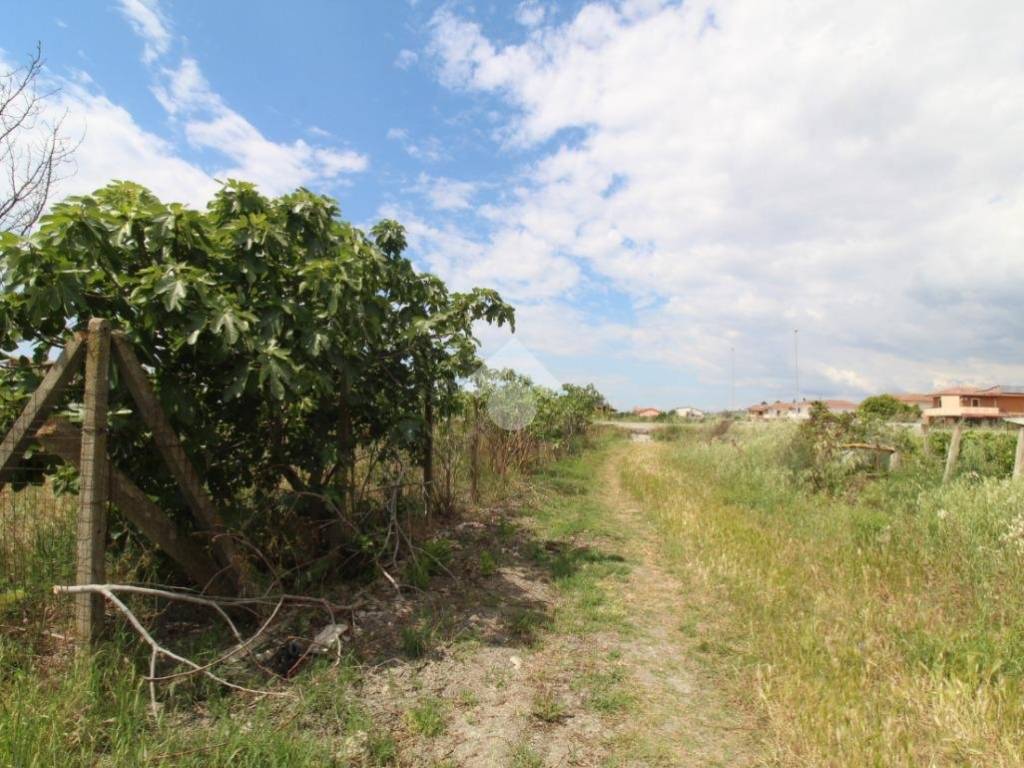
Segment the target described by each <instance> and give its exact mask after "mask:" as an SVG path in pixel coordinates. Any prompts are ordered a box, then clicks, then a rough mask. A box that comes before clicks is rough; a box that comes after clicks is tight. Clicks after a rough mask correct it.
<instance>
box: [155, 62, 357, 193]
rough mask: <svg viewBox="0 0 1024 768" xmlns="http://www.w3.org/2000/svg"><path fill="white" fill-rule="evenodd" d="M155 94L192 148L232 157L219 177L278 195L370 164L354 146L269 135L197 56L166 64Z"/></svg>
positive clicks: (218, 174) (223, 167)
mask: <svg viewBox="0 0 1024 768" xmlns="http://www.w3.org/2000/svg"><path fill="white" fill-rule="evenodd" d="M153 93H154V95H155V96H156V98H157V100H158V101H159V102H160V104H161V105H162V106H163V107H164V109H165V110H167V113H168V114H169V115H171V116H172V117H174V118H176V119H178V120H179V121H180V122H181V125H182V127H183V129H184V133H185V137H186V139H187V140H188V142H189V143H190V144H191V145H192V146H194V147H196V148H199V149H210V150H214V151H215V152H217V153H219V154H221V155H223V156H224V157H226V158H227V159H228V160H229V164H227V165H224V166H222V167H220V168H217V169H216V170H215V171H214V175H216V176H217V177H218V178H227V177H235V178H242V179H246V180H250V181H254V182H256V183H257V184H259V186H260V187H261V189H263V191H265V192H266V193H268V194H272V195H276V194H281V193H283V192H287V191H290V190H292V189H294V188H295V187H298V186H303V185H310V184H317V183H325V182H332V181H337V180H339V179H340V178H341V177H343V176H344V175H345V174H351V173H357V172H359V171H363V170H365V169H366V168H367V166H368V164H369V160H368V158H367V157H366V156H365V155H363V154H360V153H358V152H355V151H353V150H348V149H337V148H333V147H321V146H315V145H312V144H309V143H308V142H306V141H304V140H303V139H296V140H295V141H293V142H276V141H272V140H270V139H268V138H267V137H266V136H265V135H263V133H262V132H261V131H260V130H259V129H257V128H256V126H254V125H253V124H252V123H251V122H249V120H247V119H246V118H245V117H243V116H242V115H241V114H239V113H238V112H236V111H235V110H233V109H231V108H230V107H229V106H227V104H226V103H225V102H224V100H223V98H221V96H220V94H218V93H216V92H215V91H214V90H213V89H212V88H211V87H210V84H209V83H208V82H207V80H206V78H205V77H204V76H203V73H202V71H201V70H200V67H199V64H198V62H196V60H195V59H190V58H185V59H182V61H181V63H180V65H179V66H178V67H177V68H163V69H162V70H161V72H160V79H159V81H158V82H157V83H156V84H155V85H154V86H153ZM318 135H319V134H318Z"/></svg>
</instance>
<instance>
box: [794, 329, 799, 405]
mask: <svg viewBox="0 0 1024 768" xmlns="http://www.w3.org/2000/svg"><path fill="white" fill-rule="evenodd" d="M793 376H794V377H795V379H796V402H800V329H799V328H794V329H793Z"/></svg>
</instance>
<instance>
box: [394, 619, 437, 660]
mask: <svg viewBox="0 0 1024 768" xmlns="http://www.w3.org/2000/svg"><path fill="white" fill-rule="evenodd" d="M433 639H434V632H433V630H432V629H431V628H430V627H427V626H412V627H402V633H401V644H402V653H404V654H405V655H406V656H408V657H409V658H410V659H422V658H423V657H424V656H426V655H427V654H428V653H429V652H430V647H431V645H432V644H433Z"/></svg>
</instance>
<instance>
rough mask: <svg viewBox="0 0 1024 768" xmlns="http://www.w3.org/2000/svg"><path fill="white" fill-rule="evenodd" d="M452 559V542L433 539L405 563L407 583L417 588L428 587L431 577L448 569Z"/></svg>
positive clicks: (404, 574)
mask: <svg viewBox="0 0 1024 768" xmlns="http://www.w3.org/2000/svg"><path fill="white" fill-rule="evenodd" d="M451 561H452V542H451V541H450V540H448V539H432V540H430V541H428V542H426V543H425V544H424V545H423V546H422V548H421V549H420V551H419V552H418V553H416V554H415V555H414V556H413V557H410V558H409V560H408V561H406V563H405V568H404V569H403V577H404V580H405V583H406V584H409V585H410V586H413V587H416V588H417V589H426V588H427V587H428V586H429V584H430V579H431V578H433V577H434V576H436V575H437V574H438V573H441V572H442V571H444V570H446V569H447V567H448V564H449V563H450V562H451Z"/></svg>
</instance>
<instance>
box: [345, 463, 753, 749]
mask: <svg viewBox="0 0 1024 768" xmlns="http://www.w3.org/2000/svg"><path fill="white" fill-rule="evenodd" d="M651 448H653V446H650V445H643V444H635V443H623V444H619V445H617V446H616V447H615V448H614V449H612V450H611V451H610V452H608V453H607V455H606V457H605V458H604V459H603V464H602V466H601V467H600V469H599V470H598V473H597V478H598V483H597V487H595V488H592V489H589V490H588V491H587V492H586V493H585V494H583V495H582V496H581V503H582V501H583V500H584V499H585V500H586V501H587V503H590V504H591V505H595V504H596V508H597V509H598V510H599V517H600V520H599V523H600V525H595V526H592V527H593V528H595V530H582V531H580V532H577V533H574V534H573V535H570V536H567V537H564V538H562V539H558V538H546V537H545V536H544V534H543V530H544V529H545V526H544V525H542V524H540V523H538V521H537V520H536V519H535V518H534V516H533V515H532V514H531V513H529V512H528V511H525V510H522V509H521V510H516V509H490V510H481V511H479V512H477V513H476V515H475V516H474V518H473V519H471V520H468V521H466V522H462V523H460V524H458V525H453V526H452V527H451V528H449V529H448V530H446V531H443V532H442V534H443V535H444V536H446V537H447V538H450V539H451V540H452V541H453V542H454V547H453V549H454V552H453V557H452V560H451V562H450V563H449V564H448V571H449V572H450V573H449V574H448V575H445V576H442V577H438V578H437V579H435V582H434V583H432V584H431V588H430V589H429V590H427V591H424V592H423V593H420V594H416V595H414V596H412V597H408V596H407V597H402V598H399V597H397V596H396V595H395V594H394V592H391V593H387V592H381V593H379V594H378V595H377V596H376V597H375V598H371V604H370V607H369V609H368V611H366V612H363V613H361V615H360V616H359V617H357V630H356V633H355V635H354V638H353V644H354V649H355V650H356V652H357V654H358V655H359V656H360V657H361V658H362V659H363V660H364V662H365V664H366V665H367V667H368V669H369V671H368V672H367V673H366V674H365V675H364V676H363V682H362V691H361V698H363V700H364V701H365V702H366V704H367V706H368V707H369V708H370V710H371V712H372V714H373V716H374V717H373V719H374V721H376V722H377V723H383V724H386V725H387V727H388V730H389V732H390V733H391V734H392V736H393V738H394V739H395V741H396V742H397V746H398V755H399V757H398V764H399V765H403V766H404V765H408V766H472V767H473V768H478V767H479V768H487V767H489V766H501V767H505V766H508V767H510V768H539V766H607V767H609V768H610V767H611V766H751V765H757V764H759V762H758V760H757V758H756V755H757V750H756V744H755V740H754V738H753V733H754V729H753V724H752V722H751V720H750V718H749V717H747V716H746V715H745V714H744V713H743V712H742V711H741V710H740V709H739V708H738V706H736V705H734V704H733V702H731V701H730V699H729V697H728V695H727V694H726V692H725V691H724V690H723V689H722V688H721V687H720V686H718V685H716V681H715V680H714V679H713V677H712V676H711V675H710V674H709V673H708V672H707V671H705V670H704V669H703V668H702V666H701V663H700V662H699V660H698V656H699V654H698V653H697V652H696V650H695V648H694V645H695V644H696V642H697V641H696V640H695V639H693V638H692V637H691V634H692V633H689V634H688V633H687V631H686V626H685V617H686V608H687V605H688V596H687V594H686V593H685V590H684V588H683V585H682V584H681V582H680V581H679V579H678V578H676V577H674V576H673V575H672V574H671V573H669V572H668V571H666V570H665V569H664V568H663V567H662V564H661V563H660V562H659V554H658V547H657V542H656V541H655V539H654V536H653V534H652V531H651V530H650V528H649V527H648V526H647V524H646V523H645V521H644V520H643V516H642V512H641V510H638V509H637V508H636V506H635V505H634V504H633V503H632V501H631V500H630V499H629V498H628V496H627V495H626V494H625V493H624V492H623V490H622V489H621V487H620V485H619V481H618V472H617V464H618V460H619V457H621V455H622V453H621V452H623V451H645V450H650V449H651ZM534 503H535V504H536V501H535V502H534ZM570 503H571V500H570ZM510 520H512V521H514V524H510ZM596 529H600V530H596ZM602 531H603V533H602ZM608 531H612V532H613V533H612V534H609V533H608ZM553 564H554V567H553ZM420 640H422V641H423V643H422V646H423V647H422V648H420V647H418V641H420ZM420 651H421V652H422V655H421V656H420V657H419V658H411V657H410V656H411V655H412V656H416V655H418V654H419V652H420ZM435 715H436V716H435Z"/></svg>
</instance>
